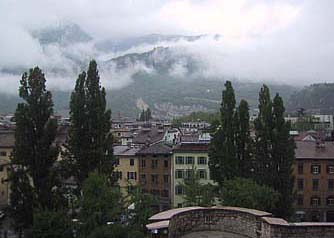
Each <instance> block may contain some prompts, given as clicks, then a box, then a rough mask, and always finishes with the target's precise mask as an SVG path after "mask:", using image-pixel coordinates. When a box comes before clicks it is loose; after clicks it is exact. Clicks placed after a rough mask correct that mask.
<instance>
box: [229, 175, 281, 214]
mask: <svg viewBox="0 0 334 238" xmlns="http://www.w3.org/2000/svg"><path fill="white" fill-rule="evenodd" d="M278 199H279V193H277V192H276V191H274V190H273V189H272V188H270V187H268V186H266V185H258V184H257V183H255V182H254V180H252V179H246V178H235V179H232V180H225V181H224V184H223V204H224V205H225V206H234V207H245V208H251V209H257V210H261V211H269V212H270V211H273V209H274V208H275V204H276V203H277V201H278Z"/></svg>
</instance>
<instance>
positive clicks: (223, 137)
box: [209, 81, 239, 184]
mask: <svg viewBox="0 0 334 238" xmlns="http://www.w3.org/2000/svg"><path fill="white" fill-rule="evenodd" d="M235 105H236V101H235V94H234V89H233V87H232V83H231V82H230V81H226V83H225V89H224V90H223V92H222V103H221V108H220V112H221V127H220V129H219V130H218V131H217V132H216V133H215V134H214V135H213V140H212V142H211V143H210V148H209V157H210V161H209V166H210V170H211V171H212V178H213V179H214V180H215V181H217V182H218V183H220V184H222V183H223V180H224V179H231V178H233V177H235V176H236V175H237V174H238V170H239V163H238V159H237V156H236V152H237V151H236V142H235V139H236V138H235V132H236V128H235V127H236V125H235V121H234V119H235V111H236V110H235Z"/></svg>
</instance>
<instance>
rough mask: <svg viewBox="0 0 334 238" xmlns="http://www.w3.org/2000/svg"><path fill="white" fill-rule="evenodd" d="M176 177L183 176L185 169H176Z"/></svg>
mask: <svg viewBox="0 0 334 238" xmlns="http://www.w3.org/2000/svg"><path fill="white" fill-rule="evenodd" d="M175 178H177V179H181V178H183V170H180V169H178V170H176V171H175Z"/></svg>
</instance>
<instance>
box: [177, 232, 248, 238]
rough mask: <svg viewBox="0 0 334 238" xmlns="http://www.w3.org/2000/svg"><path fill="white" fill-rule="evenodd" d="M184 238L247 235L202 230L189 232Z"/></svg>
mask: <svg viewBox="0 0 334 238" xmlns="http://www.w3.org/2000/svg"><path fill="white" fill-rule="evenodd" d="M182 238H246V236H241V235H237V234H233V233H227V232H222V231H200V232H193V233H189V234H187V235H185V236H182Z"/></svg>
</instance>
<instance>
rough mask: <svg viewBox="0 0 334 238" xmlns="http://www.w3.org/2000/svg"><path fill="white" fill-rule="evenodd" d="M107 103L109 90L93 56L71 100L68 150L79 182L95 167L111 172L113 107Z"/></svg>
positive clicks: (78, 80) (103, 171)
mask: <svg viewBox="0 0 334 238" xmlns="http://www.w3.org/2000/svg"><path fill="white" fill-rule="evenodd" d="M106 106H107V105H106V92H105V89H104V88H103V87H101V85H100V77H99V73H98V70H97V64H96V61H95V60H92V61H91V62H90V63H89V67H88V71H87V74H86V73H85V72H83V73H82V74H80V75H79V77H78V79H77V81H76V86H75V89H74V91H73V92H72V95H71V102H70V120H71V126H70V130H69V137H68V152H69V153H68V154H69V158H70V161H72V164H73V168H74V172H75V173H74V174H75V175H76V177H77V179H78V180H79V183H80V184H82V182H83V181H84V180H85V179H86V178H87V177H88V174H89V173H90V172H92V171H98V172H101V173H105V174H107V175H109V176H111V173H112V170H113V165H114V156H113V148H112V137H111V134H110V129H111V111H110V110H107V109H106Z"/></svg>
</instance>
